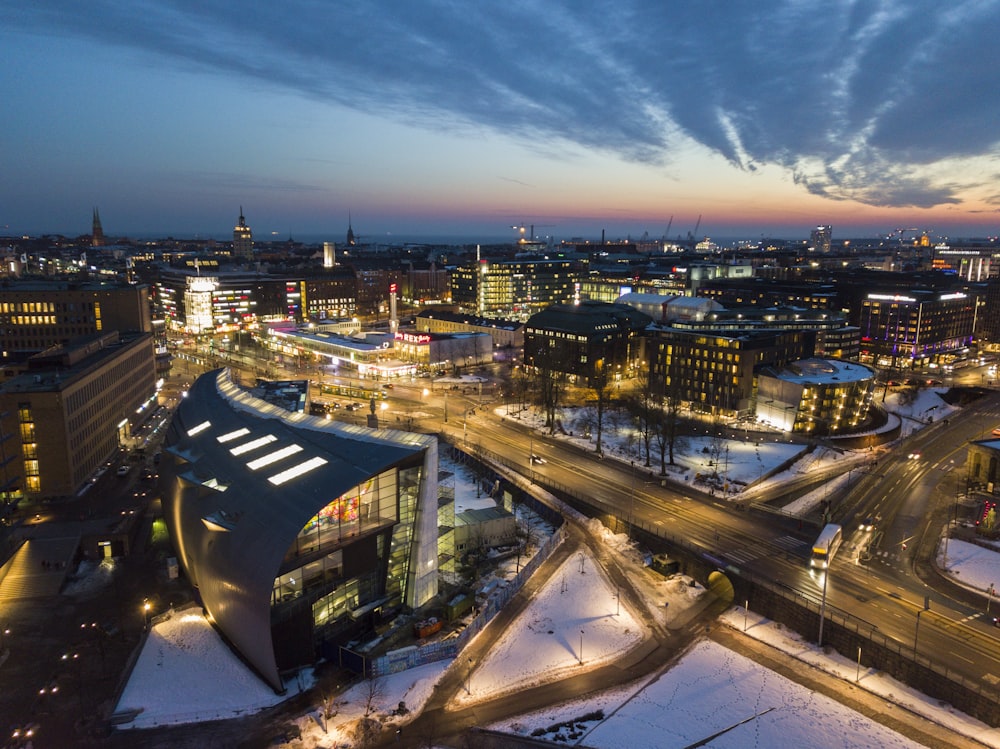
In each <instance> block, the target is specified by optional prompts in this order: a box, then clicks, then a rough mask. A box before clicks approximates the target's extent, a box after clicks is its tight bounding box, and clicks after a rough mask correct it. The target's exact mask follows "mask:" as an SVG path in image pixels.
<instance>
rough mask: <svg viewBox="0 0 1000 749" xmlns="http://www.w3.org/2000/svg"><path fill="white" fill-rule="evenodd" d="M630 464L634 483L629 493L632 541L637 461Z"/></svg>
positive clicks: (629, 531)
mask: <svg viewBox="0 0 1000 749" xmlns="http://www.w3.org/2000/svg"><path fill="white" fill-rule="evenodd" d="M629 463H631V464H632V482H631V487H630V491H629V506H628V540H629V541H631V540H632V518H633V513H634V512H635V461H634V460H630V461H629Z"/></svg>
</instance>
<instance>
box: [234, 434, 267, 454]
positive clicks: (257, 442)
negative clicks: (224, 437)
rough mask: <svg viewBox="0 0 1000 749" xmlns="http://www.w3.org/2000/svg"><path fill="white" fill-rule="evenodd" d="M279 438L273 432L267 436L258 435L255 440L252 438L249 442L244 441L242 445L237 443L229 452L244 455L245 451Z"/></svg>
mask: <svg viewBox="0 0 1000 749" xmlns="http://www.w3.org/2000/svg"><path fill="white" fill-rule="evenodd" d="M277 439H278V438H277V437H275V436H274V435H273V434H268V435H267V436H265V437H258V438H257V439H255V440H250V441H249V442H244V443H243V444H242V445H237V446H236V447H233V448H230V449H229V452H231V453H232V454H233V455H242V454H243V453H248V452H250V451H251V450H256V449H257V448H258V447H263V446H264V445H266V444H267V443H268V442H274V441H276V440H277Z"/></svg>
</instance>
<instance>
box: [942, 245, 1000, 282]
mask: <svg viewBox="0 0 1000 749" xmlns="http://www.w3.org/2000/svg"><path fill="white" fill-rule="evenodd" d="M931 267H932V268H934V270H940V271H944V272H947V273H954V274H956V275H957V276H958V277H959V278H961V279H962V280H964V281H966V282H968V283H981V282H984V281H988V280H989V279H991V278H997V277H998V276H1000V249H998V248H996V247H989V246H987V247H950V246H948V245H939V246H937V247H935V248H934V257H933V259H932V260H931Z"/></svg>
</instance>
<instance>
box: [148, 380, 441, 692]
mask: <svg viewBox="0 0 1000 749" xmlns="http://www.w3.org/2000/svg"><path fill="white" fill-rule="evenodd" d="M437 460H438V458H437V439H436V438H435V437H432V436H426V435H420V434H414V433H403V432H392V431H389V430H374V429H367V428H364V427H358V426H350V425H344V424H338V423H336V422H330V421H327V420H326V419H322V418H319V417H313V416H308V415H305V414H301V413H297V414H292V413H289V412H287V411H285V410H283V409H281V408H279V407H277V406H273V405H270V404H268V403H267V402H266V401H263V400H260V399H257V398H254V397H253V396H252V395H251V394H249V393H248V392H247V391H245V390H242V389H240V388H239V387H238V386H237V385H235V384H234V383H232V381H231V380H230V378H229V376H228V372H227V371H226V370H217V371H215V372H211V373H208V374H205V375H203V376H201V377H199V378H198V380H196V381H195V383H194V385H193V386H192V388H191V389H190V391H189V392H188V397H187V398H185V399H184V400H183V402H182V403H181V404H180V406H179V407H178V409H177V411H176V413H175V414H174V418H173V421H172V422H171V425H170V428H169V430H168V434H167V439H166V442H165V447H164V458H163V461H162V462H161V466H160V468H161V488H162V489H163V492H164V495H163V505H164V517H165V520H166V523H167V527H168V530H169V532H170V535H171V540H172V542H173V545H174V547H175V549H176V552H177V557H178V561H179V564H180V566H181V567H182V569H183V570H184V572H185V574H186V575H187V577H188V578H189V580H190V582H191V584H192V585H193V586H194V588H195V590H196V592H197V597H198V599H199V601H200V603H201V605H202V606H203V607H204V608H205V610H206V612H207V613H208V615H209V616H210V617H211V618H212V620H213V621H214V623H215V625H216V626H217V627H218V628H219V629H220V631H221V632H222V633H223V634H224V635H225V637H226V640H227V641H228V642H229V643H230V644H231V645H232V647H233V648H235V649H236V650H237V652H238V653H239V654H240V656H241V657H242V658H243V659H244V660H245V661H246V662H247V663H249V664H250V665H251V666H252V667H253V668H254V669H255V670H256V671H257V673H258V674H259V675H260V676H261V678H263V679H264V681H266V682H267V683H268V684H270V685H271V686H272V687H273V688H274V689H275V690H276V691H281V690H282V689H283V687H282V683H281V677H280V673H281V671H283V670H285V669H288V668H293V667H295V666H299V665H303V664H307V663H312V662H315V661H316V660H317V659H318V658H319V657H321V656H324V655H325V656H329V657H335V655H336V652H337V650H336V648H337V647H338V646H339V645H340V644H345V643H346V642H347V641H348V640H351V639H354V638H356V637H359V636H362V635H368V634H371V632H372V630H373V629H374V627H375V626H376V625H378V624H380V623H382V622H384V621H387V620H389V619H390V618H392V617H393V616H394V615H395V614H397V613H399V612H400V611H402V610H403V609H415V608H418V607H420V606H422V605H423V604H425V603H427V602H428V601H429V600H430V599H431V598H433V597H434V596H435V595H436V594H437V558H438V557H437V476H438V465H437Z"/></svg>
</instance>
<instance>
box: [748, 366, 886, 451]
mask: <svg viewBox="0 0 1000 749" xmlns="http://www.w3.org/2000/svg"><path fill="white" fill-rule="evenodd" d="M874 387H875V370H873V369H871V368H869V367H866V366H864V365H863V364H858V363H856V362H844V361H837V360H834V359H805V360H801V361H796V362H792V363H791V364H789V365H788V366H787V367H783V368H781V369H777V368H774V369H767V370H765V371H763V372H761V373H760V374H759V375H758V378H757V410H756V416H757V420H758V421H761V422H764V423H767V424H770V425H771V426H775V427H777V428H779V429H782V430H785V431H790V432H801V433H804V434H815V435H824V436H825V435H835V434H847V433H851V432H856V431H858V429H859V428H860V427H861V425H863V424H864V423H865V421H866V420H867V419H868V412H869V410H870V408H871V405H872V397H873V392H874Z"/></svg>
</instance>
